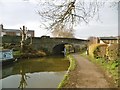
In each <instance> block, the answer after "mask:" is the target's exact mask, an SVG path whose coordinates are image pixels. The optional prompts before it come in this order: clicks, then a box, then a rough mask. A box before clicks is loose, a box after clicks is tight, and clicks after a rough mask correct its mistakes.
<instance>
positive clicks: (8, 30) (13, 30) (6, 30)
mask: <svg viewBox="0 0 120 90" xmlns="http://www.w3.org/2000/svg"><path fill="white" fill-rule="evenodd" d="M4 31H5V32H20V30H19V29H3V32H4ZM28 31H29V32H34V30H28Z"/></svg>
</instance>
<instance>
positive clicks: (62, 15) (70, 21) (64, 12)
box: [38, 0, 104, 32]
mask: <svg viewBox="0 0 120 90" xmlns="http://www.w3.org/2000/svg"><path fill="white" fill-rule="evenodd" d="M103 4H104V2H98V0H89V2H88V1H87V2H86V0H50V1H49V0H44V2H40V3H39V5H40V7H41V9H40V10H38V13H39V15H40V17H41V18H42V22H47V23H49V25H45V26H47V27H46V28H47V29H49V30H51V32H57V30H58V29H56V27H58V26H59V28H61V27H62V26H65V28H67V30H68V31H69V32H70V31H71V29H73V27H74V26H75V25H77V24H79V23H81V22H85V23H89V21H90V20H91V19H92V18H93V17H94V16H95V15H96V16H97V17H98V18H99V9H100V7H101V6H103ZM60 25H62V26H60ZM61 30H62V29H61Z"/></svg>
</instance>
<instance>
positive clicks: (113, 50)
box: [106, 44, 119, 61]
mask: <svg viewBox="0 0 120 90" xmlns="http://www.w3.org/2000/svg"><path fill="white" fill-rule="evenodd" d="M118 49H119V48H118V44H111V45H110V46H108V48H107V53H106V55H107V57H108V59H109V60H112V61H113V60H118V58H119V56H118Z"/></svg>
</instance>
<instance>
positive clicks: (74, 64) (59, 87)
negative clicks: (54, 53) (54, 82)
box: [58, 54, 76, 90]
mask: <svg viewBox="0 0 120 90" xmlns="http://www.w3.org/2000/svg"><path fill="white" fill-rule="evenodd" d="M66 58H68V59H69V61H70V66H69V68H68V70H67V72H66V74H65V75H64V78H63V80H62V81H61V82H60V84H59V85H58V90H60V89H61V88H63V87H64V86H65V84H66V83H67V82H68V80H69V72H70V71H73V70H74V69H75V68H76V60H75V58H74V57H73V56H72V55H71V54H70V55H67V56H66Z"/></svg>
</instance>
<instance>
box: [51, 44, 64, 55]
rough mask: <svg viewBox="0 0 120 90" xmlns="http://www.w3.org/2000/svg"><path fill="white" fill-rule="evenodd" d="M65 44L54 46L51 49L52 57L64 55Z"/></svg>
mask: <svg viewBox="0 0 120 90" xmlns="http://www.w3.org/2000/svg"><path fill="white" fill-rule="evenodd" d="M64 45H65V44H59V45H56V46H55V47H54V48H53V54H54V55H64V48H65V46H64Z"/></svg>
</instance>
